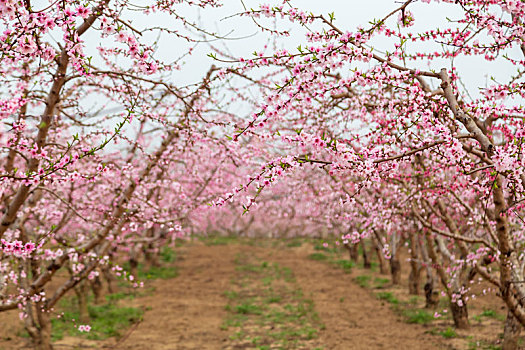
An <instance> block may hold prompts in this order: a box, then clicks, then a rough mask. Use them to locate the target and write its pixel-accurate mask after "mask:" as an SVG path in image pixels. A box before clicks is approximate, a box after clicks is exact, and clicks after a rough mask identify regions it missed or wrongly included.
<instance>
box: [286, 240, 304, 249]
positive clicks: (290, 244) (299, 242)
mask: <svg viewBox="0 0 525 350" xmlns="http://www.w3.org/2000/svg"><path fill="white" fill-rule="evenodd" d="M302 245H303V241H302V240H299V239H294V240H292V241H290V242H288V243H286V246H287V247H288V248H296V247H300V246H302Z"/></svg>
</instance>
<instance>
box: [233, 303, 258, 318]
mask: <svg viewBox="0 0 525 350" xmlns="http://www.w3.org/2000/svg"><path fill="white" fill-rule="evenodd" d="M228 311H229V310H228ZM233 312H236V313H238V314H242V315H261V314H262V313H263V308H262V307H261V306H260V305H256V304H252V303H249V302H245V303H242V304H239V305H235V306H234V307H233Z"/></svg>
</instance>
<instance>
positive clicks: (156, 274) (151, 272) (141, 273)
mask: <svg viewBox="0 0 525 350" xmlns="http://www.w3.org/2000/svg"><path fill="white" fill-rule="evenodd" d="M178 274H179V273H178V271H177V269H176V268H175V267H170V266H152V267H150V268H149V269H148V270H144V268H143V267H142V266H141V265H140V264H139V268H138V276H137V279H138V280H139V281H144V280H154V279H159V278H160V279H170V278H175V277H177V276H178Z"/></svg>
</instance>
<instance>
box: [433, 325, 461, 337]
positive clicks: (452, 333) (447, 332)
mask: <svg viewBox="0 0 525 350" xmlns="http://www.w3.org/2000/svg"><path fill="white" fill-rule="evenodd" d="M438 334H439V335H441V336H442V337H443V338H446V339H450V338H456V337H457V336H458V334H457V333H456V331H455V330H454V328H452V327H447V329H445V330H443V331H440V332H438Z"/></svg>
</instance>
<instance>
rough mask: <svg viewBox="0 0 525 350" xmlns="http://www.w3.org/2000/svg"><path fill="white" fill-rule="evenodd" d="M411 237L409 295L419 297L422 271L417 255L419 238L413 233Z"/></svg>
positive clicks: (410, 234)
mask: <svg viewBox="0 0 525 350" xmlns="http://www.w3.org/2000/svg"><path fill="white" fill-rule="evenodd" d="M409 236H410V275H409V276H408V293H409V294H412V295H419V284H420V276H421V269H420V264H419V263H418V254H417V249H418V246H417V242H416V239H417V236H416V235H415V234H414V233H413V232H411V233H409Z"/></svg>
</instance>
